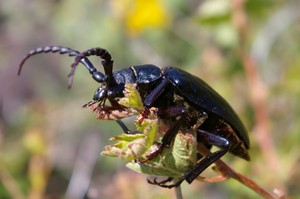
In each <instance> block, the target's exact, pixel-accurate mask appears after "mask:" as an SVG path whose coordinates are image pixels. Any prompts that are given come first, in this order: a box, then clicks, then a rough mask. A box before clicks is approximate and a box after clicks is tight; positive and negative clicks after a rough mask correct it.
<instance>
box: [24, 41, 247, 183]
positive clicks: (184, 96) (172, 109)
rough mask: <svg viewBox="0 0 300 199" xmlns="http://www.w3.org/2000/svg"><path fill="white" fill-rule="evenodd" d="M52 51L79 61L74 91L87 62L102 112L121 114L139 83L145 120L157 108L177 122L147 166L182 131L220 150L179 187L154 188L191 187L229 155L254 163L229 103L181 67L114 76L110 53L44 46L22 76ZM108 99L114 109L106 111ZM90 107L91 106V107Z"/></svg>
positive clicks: (164, 117)
mask: <svg viewBox="0 0 300 199" xmlns="http://www.w3.org/2000/svg"><path fill="white" fill-rule="evenodd" d="M48 52H51V53H60V54H69V56H75V57H76V58H75V62H74V63H73V64H72V69H71V72H70V74H69V87H70V86H71V84H72V80H73V75H74V72H75V69H76V66H77V65H78V64H79V63H82V64H83V65H84V66H85V67H86V68H87V69H88V71H89V72H90V74H91V76H92V77H93V79H94V80H96V81H97V82H98V83H100V86H99V87H98V88H97V90H96V91H95V94H94V96H93V101H92V102H91V103H90V104H94V103H98V106H99V108H100V109H101V108H102V109H103V110H105V111H108V110H114V109H122V107H121V106H120V105H119V104H118V102H117V99H119V98H121V97H124V94H123V90H124V86H125V84H128V83H135V84H136V85H137V90H138V92H139V93H140V96H141V98H142V100H143V102H144V106H145V107H146V109H145V111H144V113H143V116H144V117H145V118H146V117H147V110H148V109H150V108H151V107H156V108H157V109H158V110H159V111H158V116H159V118H160V119H162V120H171V121H173V123H172V124H173V125H172V126H170V128H169V130H168V131H167V132H166V133H165V135H164V136H163V138H162V143H161V144H160V145H159V146H158V147H157V149H156V150H154V151H153V152H152V153H151V154H150V155H148V157H147V160H146V161H148V160H151V159H153V158H155V157H157V156H158V155H159V154H160V153H161V152H162V150H163V149H164V148H165V147H168V146H170V144H171V142H172V141H173V139H174V137H175V136H176V134H177V132H178V131H179V130H180V129H182V130H188V129H190V128H196V132H197V141H198V142H201V143H203V144H205V145H206V146H208V147H211V146H217V147H219V150H217V151H215V152H213V153H212V154H210V155H208V156H205V157H203V158H202V159H201V160H200V161H199V162H198V163H197V164H196V166H195V167H194V168H191V169H190V170H188V171H186V172H185V173H184V175H183V176H182V178H180V179H179V180H178V181H177V182H176V183H174V184H171V185H167V184H165V183H166V182H168V181H162V183H161V182H157V181H156V180H154V181H149V182H150V183H152V184H157V185H159V186H162V187H167V188H172V187H176V186H179V185H180V184H181V183H182V182H183V181H184V180H185V181H187V182H188V183H192V182H193V180H194V179H195V178H196V177H198V175H200V174H201V173H202V172H203V171H204V170H205V169H206V168H207V167H208V166H210V165H211V164H213V163H214V162H215V161H216V160H218V159H220V158H221V157H222V156H223V155H224V154H226V153H227V152H230V153H232V154H234V155H236V156H239V157H241V158H243V159H245V160H250V157H249V154H248V149H249V147H250V142H249V138H248V134H247V130H246V128H245V127H244V125H243V123H242V122H241V120H240V119H239V117H238V116H237V114H236V113H235V111H234V110H233V109H232V107H231V106H230V105H229V104H228V103H227V102H226V100H225V99H224V98H223V97H221V96H220V95H219V94H218V93H217V92H216V91H215V90H214V89H212V88H211V87H210V86H209V85H208V84H207V83H205V82H204V81H203V80H201V79H200V78H198V77H196V76H194V75H191V74H190V73H187V72H185V71H183V70H181V69H178V68H174V67H165V68H162V69H161V68H159V67H157V66H154V65H151V64H146V65H140V66H132V67H129V68H125V69H122V70H120V71H116V72H113V60H112V57H111V55H110V53H109V52H108V51H107V50H105V49H103V48H91V49H88V50H86V51H84V52H82V53H80V52H78V51H76V50H72V49H70V48H65V47H61V46H46V47H39V48H36V49H34V50H32V51H30V52H29V53H28V54H27V56H26V57H25V58H24V59H23V60H22V62H21V64H20V67H19V71H18V74H20V73H21V70H22V67H23V65H24V63H25V61H26V60H27V59H28V58H29V57H31V56H33V55H35V54H40V53H48ZM88 56H98V57H100V58H101V60H102V65H103V67H104V73H101V72H99V71H98V70H97V69H96V68H95V67H94V66H93V64H92V63H91V62H90V61H89V59H88V58H87V57H88ZM107 100H108V101H109V102H110V106H106V101H107ZM86 106H89V103H88V104H87V105H86ZM117 122H118V123H119V124H120V125H121V127H122V129H123V130H124V132H125V133H132V132H131V131H129V130H128V129H127V127H126V126H125V124H124V123H123V122H122V121H121V120H117ZM144 162H145V161H144ZM141 163H143V162H141Z"/></svg>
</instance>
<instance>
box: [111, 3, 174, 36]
mask: <svg viewBox="0 0 300 199" xmlns="http://www.w3.org/2000/svg"><path fill="white" fill-rule="evenodd" d="M112 7H113V9H114V11H115V14H116V16H117V17H118V18H120V19H121V20H124V23H125V27H126V31H127V32H128V34H129V35H137V34H139V33H141V32H143V31H144V30H145V29H147V28H149V27H166V26H168V24H169V21H170V16H169V14H168V12H167V10H166V9H165V7H164V5H163V4H162V1H160V0H124V1H119V0H116V1H113V2H112Z"/></svg>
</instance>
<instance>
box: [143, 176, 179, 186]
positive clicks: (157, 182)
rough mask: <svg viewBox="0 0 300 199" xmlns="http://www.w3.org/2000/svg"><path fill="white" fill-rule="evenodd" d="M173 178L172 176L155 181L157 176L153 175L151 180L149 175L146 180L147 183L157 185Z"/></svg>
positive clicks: (161, 184)
mask: <svg viewBox="0 0 300 199" xmlns="http://www.w3.org/2000/svg"><path fill="white" fill-rule="evenodd" d="M173 179H174V178H172V177H168V178H167V179H165V180H161V181H157V177H155V178H154V179H153V180H151V179H150V178H149V177H148V178H147V182H148V183H149V184H153V185H158V186H163V185H165V184H166V183H168V182H171V181H172V180H173Z"/></svg>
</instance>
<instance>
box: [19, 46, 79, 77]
mask: <svg viewBox="0 0 300 199" xmlns="http://www.w3.org/2000/svg"><path fill="white" fill-rule="evenodd" d="M42 53H59V54H66V53H68V54H69V56H70V57H72V56H77V55H78V54H80V53H79V52H78V51H76V50H73V49H71V48H66V47H62V46H44V47H38V48H36V49H33V50H31V51H29V53H28V54H27V55H26V56H25V57H24V58H23V60H22V61H21V63H20V65H19V70H18V75H20V74H21V71H22V68H23V65H24V64H25V62H26V61H27V59H29V58H30V57H32V56H33V55H36V54H42Z"/></svg>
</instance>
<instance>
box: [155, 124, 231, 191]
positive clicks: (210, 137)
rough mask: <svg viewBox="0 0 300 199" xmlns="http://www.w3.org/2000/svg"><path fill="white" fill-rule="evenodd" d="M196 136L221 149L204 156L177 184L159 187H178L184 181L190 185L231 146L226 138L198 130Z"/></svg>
mask: <svg viewBox="0 0 300 199" xmlns="http://www.w3.org/2000/svg"><path fill="white" fill-rule="evenodd" d="M197 136H198V137H200V138H202V139H203V142H204V143H207V144H210V145H214V146H218V147H221V149H220V150H218V151H216V152H214V153H212V154H210V155H208V156H205V157H204V158H203V159H202V160H200V161H199V162H198V163H197V164H196V165H195V166H194V167H193V168H191V169H190V170H188V171H187V172H185V174H184V175H183V177H182V178H181V179H179V181H178V182H176V183H174V184H171V185H159V186H161V187H165V188H173V187H177V186H179V185H180V184H181V183H182V182H183V181H184V180H186V181H187V182H188V183H189V184H190V183H192V182H193V181H194V180H195V179H196V178H197V177H198V176H199V175H200V174H201V173H202V172H203V171H204V170H205V169H206V168H207V167H209V166H210V165H211V164H212V163H214V162H215V161H216V160H218V159H220V158H221V157H222V156H223V155H224V154H225V153H227V152H228V150H229V148H230V146H231V144H230V142H229V140H227V139H226V138H223V137H221V136H218V135H215V134H212V133H210V132H208V131H204V130H201V129H198V130H197Z"/></svg>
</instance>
